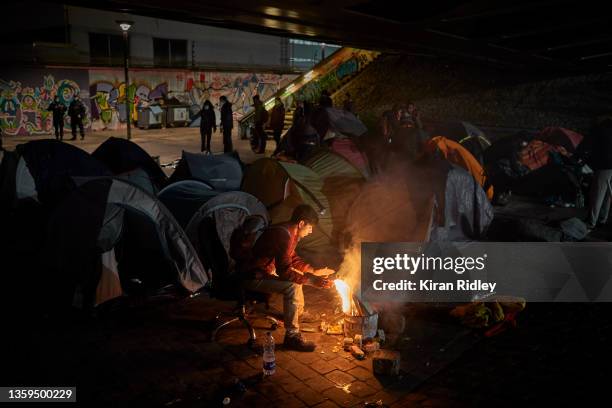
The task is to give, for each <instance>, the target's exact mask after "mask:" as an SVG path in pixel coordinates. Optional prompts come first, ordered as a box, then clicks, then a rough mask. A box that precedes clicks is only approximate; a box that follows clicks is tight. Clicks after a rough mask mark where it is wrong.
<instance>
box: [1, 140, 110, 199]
mask: <svg viewBox="0 0 612 408" xmlns="http://www.w3.org/2000/svg"><path fill="white" fill-rule="evenodd" d="M15 151H16V153H17V154H18V156H19V159H18V161H17V165H16V168H15V169H14V170H13V171H14V175H13V176H12V177H14V180H15V191H14V197H12V198H13V199H16V200H17V201H19V200H24V199H31V200H35V201H39V202H41V203H43V204H54V203H56V202H57V201H58V200H60V199H61V198H62V197H63V196H64V195H65V194H67V193H68V192H69V191H70V190H72V188H73V185H72V184H71V178H72V177H97V176H110V175H111V173H110V171H109V170H108V169H107V168H106V166H105V165H104V164H103V163H101V162H99V161H98V160H96V159H95V158H93V157H91V155H89V153H87V152H85V151H84V150H81V149H79V148H78V147H75V146H72V145H71V144H68V143H63V142H60V141H58V140H47V139H45V140H35V141H32V142H28V143H25V144H22V145H18V146H17V148H16V149H15ZM9 176H10V175H9Z"/></svg>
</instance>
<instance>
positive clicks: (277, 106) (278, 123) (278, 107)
mask: <svg viewBox="0 0 612 408" xmlns="http://www.w3.org/2000/svg"><path fill="white" fill-rule="evenodd" d="M284 127H285V105H283V102H282V101H281V100H280V98H278V97H277V98H276V99H274V107H273V108H272V114H271V115H270V128H272V131H273V132H274V140H275V141H276V147H277V148H278V145H279V144H280V140H281V133H282V132H283V128H284Z"/></svg>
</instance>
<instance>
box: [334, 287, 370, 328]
mask: <svg viewBox="0 0 612 408" xmlns="http://www.w3.org/2000/svg"><path fill="white" fill-rule="evenodd" d="M334 283H335V285H336V290H337V291H338V294H339V295H340V298H341V299H342V312H343V313H344V336H345V337H354V336H355V335H357V334H358V335H361V336H362V337H363V338H364V339H371V338H374V337H375V336H376V330H377V328H378V314H377V313H374V312H373V311H372V310H371V309H370V308H369V307H368V306H367V305H366V304H365V303H364V302H362V301H361V300H360V299H359V298H358V297H357V296H355V295H354V294H353V293H352V291H351V288H350V286H349V285H348V284H347V283H346V282H345V281H343V280H341V279H336V280H335V281H334Z"/></svg>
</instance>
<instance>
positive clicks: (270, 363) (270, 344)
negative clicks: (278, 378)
mask: <svg viewBox="0 0 612 408" xmlns="http://www.w3.org/2000/svg"><path fill="white" fill-rule="evenodd" d="M275 372H276V357H275V356H274V337H272V333H270V332H267V333H266V340H265V341H264V346H263V373H264V375H272V374H274V373H275Z"/></svg>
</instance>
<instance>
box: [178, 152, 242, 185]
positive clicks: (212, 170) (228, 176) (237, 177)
mask: <svg viewBox="0 0 612 408" xmlns="http://www.w3.org/2000/svg"><path fill="white" fill-rule="evenodd" d="M190 179H191V180H199V181H203V182H204V183H206V184H208V185H210V186H212V187H213V188H214V189H215V190H218V191H234V190H239V189H240V182H241V180H242V166H241V163H240V159H239V158H238V157H237V155H235V154H203V153H189V152H185V151H183V154H182V157H181V161H180V162H179V164H178V166H177V167H176V170H174V173H172V176H170V182H171V183H173V182H175V181H179V180H190Z"/></svg>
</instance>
